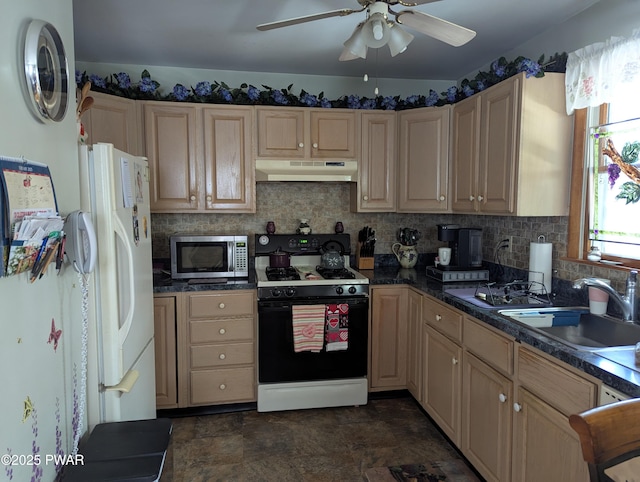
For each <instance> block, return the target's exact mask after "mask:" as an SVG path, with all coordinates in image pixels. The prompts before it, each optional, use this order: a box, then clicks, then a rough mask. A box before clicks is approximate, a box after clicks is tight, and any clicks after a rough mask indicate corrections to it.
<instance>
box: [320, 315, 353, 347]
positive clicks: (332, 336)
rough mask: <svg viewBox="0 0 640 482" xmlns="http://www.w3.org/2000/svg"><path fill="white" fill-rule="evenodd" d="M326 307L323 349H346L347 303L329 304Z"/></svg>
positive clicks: (347, 336)
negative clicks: (324, 343)
mask: <svg viewBox="0 0 640 482" xmlns="http://www.w3.org/2000/svg"><path fill="white" fill-rule="evenodd" d="M326 308H327V311H326V314H327V325H326V326H325V332H324V335H325V342H326V345H325V350H326V351H338V350H346V349H347V348H349V305H348V304H347V303H340V304H329V305H327V307H326Z"/></svg>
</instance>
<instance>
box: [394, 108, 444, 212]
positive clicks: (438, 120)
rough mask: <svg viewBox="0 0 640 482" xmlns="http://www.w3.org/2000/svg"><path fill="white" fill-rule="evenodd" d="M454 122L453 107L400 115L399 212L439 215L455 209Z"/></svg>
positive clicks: (411, 111)
mask: <svg viewBox="0 0 640 482" xmlns="http://www.w3.org/2000/svg"><path fill="white" fill-rule="evenodd" d="M450 122H451V106H446V107H425V108H422V109H414V110H410V111H404V112H400V113H399V114H398V125H399V129H398V130H399V133H400V140H399V144H400V154H399V157H398V164H399V165H398V187H397V189H398V195H397V197H398V209H397V211H398V212H403V213H436V212H447V211H449V210H450V209H451V203H450V200H449V198H450V196H449V131H450Z"/></svg>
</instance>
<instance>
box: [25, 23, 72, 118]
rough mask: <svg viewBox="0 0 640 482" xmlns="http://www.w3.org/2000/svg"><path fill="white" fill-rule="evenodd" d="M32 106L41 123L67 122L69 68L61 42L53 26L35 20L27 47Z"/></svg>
mask: <svg viewBox="0 0 640 482" xmlns="http://www.w3.org/2000/svg"><path fill="white" fill-rule="evenodd" d="M24 73H25V80H26V83H27V94H28V97H29V102H28V103H29V105H30V106H31V107H32V109H33V111H34V113H35V114H36V117H37V118H38V119H40V120H41V121H43V122H44V121H45V120H50V121H55V122H59V121H61V120H62V119H64V116H65V114H66V112H67V105H68V103H69V67H68V65H67V56H66V54H65V51H64V45H63V44H62V39H61V38H60V35H59V34H58V31H57V30H56V29H55V27H54V26H53V25H51V24H50V23H47V22H43V21H42V20H33V21H31V23H30V24H29V27H28V28H27V33H26V35H25V43H24Z"/></svg>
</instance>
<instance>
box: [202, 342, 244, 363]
mask: <svg viewBox="0 0 640 482" xmlns="http://www.w3.org/2000/svg"><path fill="white" fill-rule="evenodd" d="M253 353H254V350H253V343H224V344H220V345H196V346H192V347H191V368H207V367H221V366H228V365H248V364H252V363H253V361H254V356H253Z"/></svg>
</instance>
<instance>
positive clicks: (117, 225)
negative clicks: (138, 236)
mask: <svg viewBox="0 0 640 482" xmlns="http://www.w3.org/2000/svg"><path fill="white" fill-rule="evenodd" d="M113 224H114V229H113V230H114V232H115V233H116V235H118V237H119V238H120V239H121V240H122V245H123V246H124V251H125V253H126V255H127V274H128V275H129V309H128V310H127V314H126V316H125V319H124V323H123V324H122V327H121V328H120V330H119V331H120V346H122V345H123V343H124V340H126V339H127V336H128V335H129V330H130V329H131V323H132V322H133V313H134V311H135V310H134V309H135V303H136V297H135V294H136V291H135V284H134V279H133V278H134V272H133V251H132V249H131V242H130V241H129V239H128V238H127V232H126V230H125V228H124V226H123V225H122V221H121V220H120V218H119V217H118V216H113Z"/></svg>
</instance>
